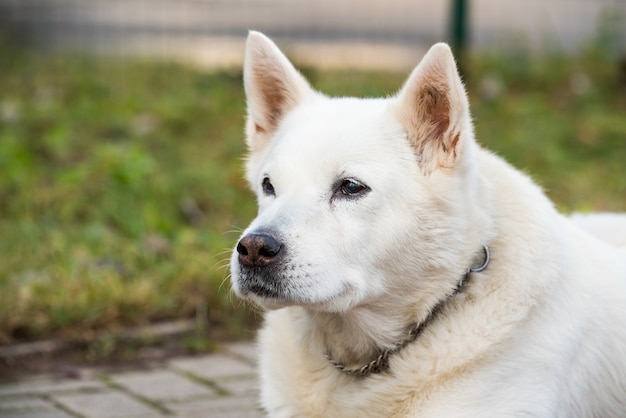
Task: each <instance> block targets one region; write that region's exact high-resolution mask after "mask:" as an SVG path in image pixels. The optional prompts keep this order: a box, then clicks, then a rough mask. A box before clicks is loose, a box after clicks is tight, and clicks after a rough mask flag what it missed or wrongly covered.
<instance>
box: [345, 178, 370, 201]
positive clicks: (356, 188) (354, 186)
mask: <svg viewBox="0 0 626 418" xmlns="http://www.w3.org/2000/svg"><path fill="white" fill-rule="evenodd" d="M369 190H370V188H369V187H367V186H366V185H364V184H363V183H361V182H359V181H357V180H354V179H345V180H343V181H342V182H341V185H340V186H339V189H338V191H339V192H341V194H343V195H345V196H351V197H355V196H358V195H361V194H363V193H365V192H367V191H369Z"/></svg>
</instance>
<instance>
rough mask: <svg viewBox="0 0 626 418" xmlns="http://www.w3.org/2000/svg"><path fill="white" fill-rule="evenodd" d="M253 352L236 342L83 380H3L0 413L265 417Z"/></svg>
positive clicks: (93, 417) (8, 417) (23, 417)
mask: <svg viewBox="0 0 626 418" xmlns="http://www.w3.org/2000/svg"><path fill="white" fill-rule="evenodd" d="M255 357H256V353H255V350H254V346H253V345H252V344H251V343H237V344H231V345H227V346H226V347H225V350H222V351H220V352H219V353H215V354H207V355H202V356H193V357H182V358H174V359H171V360H169V361H168V362H166V363H165V364H163V366H161V367H159V368H152V369H149V370H140V371H120V372H115V373H101V372H97V371H94V372H93V373H89V372H87V373H84V374H83V376H82V378H80V379H70V378H67V379H61V380H59V379H52V378H50V377H48V376H39V377H33V378H29V379H28V380H24V381H20V382H17V383H10V384H2V385H0V417H1V418H27V417H28V418H69V417H74V418H77V417H79V418H126V417H128V418H130V417H133V418H152V417H180V418H196V417H197V418H201V417H212V418H222V417H229V418H244V417H251V418H257V417H262V416H263V414H262V413H261V411H260V409H259V408H258V407H257V393H258V388H257V381H256V378H255V370H254V363H255Z"/></svg>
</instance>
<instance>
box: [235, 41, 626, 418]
mask: <svg viewBox="0 0 626 418" xmlns="http://www.w3.org/2000/svg"><path fill="white" fill-rule="evenodd" d="M244 77H245V84H246V93H247V97H248V110H249V118H248V125H247V134H248V136H247V141H248V145H249V148H250V158H249V160H248V166H247V169H248V170H247V177H248V180H249V181H250V183H251V185H252V187H253V189H254V190H255V191H256V192H257V194H258V197H259V214H258V216H257V218H256V219H255V220H254V221H253V222H252V224H251V225H250V226H249V227H248V229H247V230H246V231H245V232H244V234H243V237H242V239H241V241H240V242H239V244H238V246H237V250H236V251H235V252H234V254H233V258H232V263H231V269H232V273H233V288H234V290H235V292H236V293H237V294H238V295H240V296H242V297H246V298H248V299H250V300H251V301H253V302H255V303H257V304H258V305H260V306H262V307H265V308H267V309H270V312H268V313H267V315H266V323H265V326H264V328H263V329H262V330H261V332H260V337H259V342H260V350H261V353H260V355H261V360H260V368H261V382H262V385H261V387H262V405H263V407H264V408H265V409H266V410H267V412H268V413H269V415H270V416H273V417H522V416H528V417H564V418H565V417H622V416H626V248H625V249H619V248H617V247H616V246H612V245H610V244H608V243H605V242H603V241H601V240H599V239H596V238H594V237H593V236H591V235H590V234H588V233H586V232H584V231H583V230H582V229H579V228H578V227H577V226H575V225H574V223H572V222H571V221H570V220H569V219H567V218H565V217H563V216H561V215H560V214H558V213H557V212H556V211H555V209H554V207H553V205H552V204H551V202H550V201H549V200H548V199H547V198H546V197H545V196H544V195H543V193H542V192H541V190H540V189H539V188H538V187H536V186H535V185H534V184H533V183H532V182H531V181H530V180H529V179H528V178H527V177H525V176H524V175H522V174H520V173H519V172H517V171H516V170H514V169H513V168H512V167H510V166H509V165H507V164H506V163H505V162H503V161H502V160H501V159H499V158H498V157H496V156H494V155H492V154H490V153H489V152H487V151H485V150H483V149H481V148H480V147H479V146H478V145H477V144H476V142H475V141H474V138H473V132H472V126H471V121H470V115H469V110H468V104H467V99H466V96H465V92H464V89H463V86H462V84H461V81H460V79H459V77H458V75H457V72H456V67H455V64H454V60H453V58H452V55H451V53H450V51H449V48H447V46H445V45H442V44H439V45H436V46H434V47H433V48H432V49H431V50H430V51H429V53H428V54H427V55H426V57H425V58H424V59H423V61H422V62H421V63H420V65H419V66H418V67H417V68H416V69H415V71H414V72H413V74H412V75H411V77H410V78H409V80H408V81H407V83H406V84H405V86H404V87H403V89H402V90H401V91H400V93H399V94H398V95H397V96H396V97H394V98H390V99H384V100H373V99H367V100H359V99H348V98H341V99H330V98H327V97H324V96H322V95H320V94H318V93H316V92H314V91H313V90H311V89H310V87H309V86H308V84H307V83H306V81H304V79H303V78H302V77H301V76H300V75H299V73H297V72H296V71H295V69H294V68H293V67H292V66H291V64H290V63H289V62H288V61H287V59H286V58H285V57H284V56H283V55H282V54H281V53H280V51H279V50H278V49H277V48H276V46H275V45H273V44H272V43H271V41H269V40H268V39H267V38H265V37H264V36H263V35H260V34H258V33H251V34H250V36H249V39H248V45H247V50H246V63H245V67H244ZM603 219H608V218H603ZM622 219H623V218H622ZM579 221H580V223H582V224H585V225H588V224H589V223H588V222H586V221H585V220H582V221H581V220H580V219H579ZM589 227H590V228H592V229H594V230H598V229H600V230H602V228H601V227H598V226H597V225H589ZM602 233H603V232H599V233H598V235H600V236H602ZM615 241H616V242H617V240H615ZM483 246H486V247H487V248H488V249H489V252H490V254H491V260H490V261H489V263H488V265H487V267H486V269H484V270H483V271H480V272H472V273H470V274H469V276H468V281H467V282H466V284H464V285H463V286H462V287H460V291H458V292H456V293H454V289H455V287H456V286H457V285H458V283H459V279H460V278H461V277H463V276H464V274H465V272H466V271H467V269H468V268H469V267H472V266H477V265H480V264H481V263H483V261H485V260H484V256H483V250H482V248H483ZM459 286H460V285H459ZM433 311H434V312H433ZM431 312H433V313H432V314H431ZM420 323H423V324H424V326H423V330H421V331H420V333H419V335H418V336H417V337H416V338H414V340H413V339H412V340H411V341H409V342H406V341H405V340H406V333H407V330H409V329H411V328H412V327H413V326H415V325H417V324H420ZM403 341H404V342H406V344H403V347H402V348H401V349H397V350H393V348H394V347H395V346H396V345H397V344H398V343H399V342H403ZM385 350H392V351H395V352H392V353H391V354H389V356H388V359H387V360H386V361H385V362H383V363H384V364H383V366H382V367H381V370H374V372H372V373H369V374H367V375H365V376H355V375H351V374H348V373H345V372H344V371H341V370H339V369H338V368H337V367H335V366H333V364H331V363H333V362H334V363H335V364H339V363H340V364H341V366H339V367H340V368H341V367H344V366H345V368H346V369H351V368H359V367H361V366H362V365H365V364H368V363H370V362H371V361H372V359H376V358H377V356H378V355H379V354H380V353H381V352H384V351H385ZM325 354H327V355H328V358H326V357H325Z"/></svg>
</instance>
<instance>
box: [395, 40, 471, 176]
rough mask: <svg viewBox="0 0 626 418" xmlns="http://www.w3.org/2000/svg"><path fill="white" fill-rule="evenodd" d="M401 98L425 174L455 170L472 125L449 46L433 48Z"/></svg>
mask: <svg viewBox="0 0 626 418" xmlns="http://www.w3.org/2000/svg"><path fill="white" fill-rule="evenodd" d="M398 99H399V102H398V105H399V108H398V111H399V114H400V119H401V122H402V123H403V125H404V126H405V128H406V130H407V132H408V136H409V140H410V141H411V144H412V145H413V147H414V148H415V150H416V153H417V156H418V159H419V164H420V168H421V169H422V171H423V172H424V174H425V175H430V174H431V173H432V172H433V171H435V170H437V169H439V168H452V167H454V166H455V165H456V163H457V162H458V161H459V159H460V157H461V155H462V152H463V148H464V146H465V144H464V142H465V141H464V140H467V138H468V137H469V135H470V134H471V132H468V131H469V130H471V123H470V114H469V104H468V101H467V96H466V94H465V89H464V87H463V83H462V82H461V78H460V77H459V73H458V71H457V68H456V64H455V62H454V57H453V56H452V51H451V50H450V47H449V46H448V45H446V44H444V43H439V44H436V45H434V46H433V47H432V48H430V50H429V51H428V53H427V54H426V56H425V57H424V58H423V59H422V61H421V62H420V63H419V65H418V66H417V67H416V68H415V70H413V73H412V74H411V76H410V77H409V79H408V81H407V82H406V83H405V85H404V87H403V88H402V90H401V91H400V93H399V96H398Z"/></svg>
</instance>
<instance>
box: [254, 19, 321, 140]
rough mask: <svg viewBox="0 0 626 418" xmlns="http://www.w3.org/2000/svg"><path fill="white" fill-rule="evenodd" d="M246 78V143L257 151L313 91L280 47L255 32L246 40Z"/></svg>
mask: <svg viewBox="0 0 626 418" xmlns="http://www.w3.org/2000/svg"><path fill="white" fill-rule="evenodd" d="M243 79H244V88H245V91H246V100H247V106H248V121H247V125H246V134H247V135H246V142H247V144H248V147H249V148H250V149H251V150H252V151H254V150H257V149H260V148H261V147H263V146H264V145H265V144H266V143H267V142H268V141H269V138H270V137H271V136H272V134H273V133H274V132H275V131H276V129H277V128H278V125H279V123H280V121H281V120H282V118H283V117H284V116H285V114H286V113H287V112H289V111H290V110H292V109H293V108H294V107H296V105H297V104H298V103H300V102H301V101H302V100H303V99H304V98H305V97H306V96H307V95H310V94H311V93H312V92H313V90H312V89H311V88H310V87H309V84H308V83H307V81H306V80H305V79H304V77H303V76H302V75H301V74H300V73H299V72H298V71H297V70H296V69H295V68H294V67H293V65H292V64H291V62H289V60H288V59H287V57H285V55H283V53H282V52H281V51H280V50H279V49H278V47H277V46H276V45H275V44H274V43H273V42H272V41H271V40H270V39H269V38H267V37H266V36H265V35H263V34H262V33H260V32H254V31H251V32H250V33H249V35H248V39H247V41H246V53H245V59H244V67H243Z"/></svg>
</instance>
